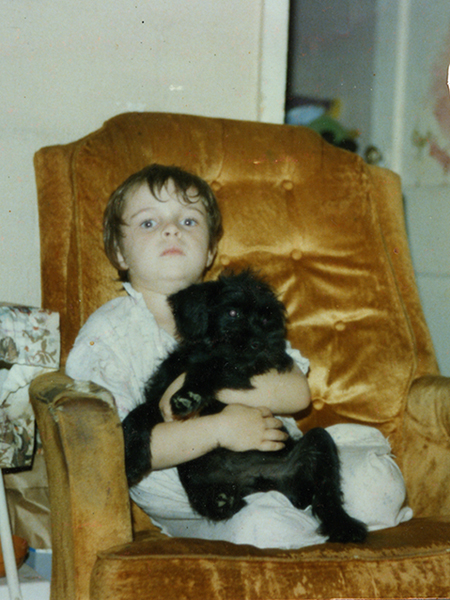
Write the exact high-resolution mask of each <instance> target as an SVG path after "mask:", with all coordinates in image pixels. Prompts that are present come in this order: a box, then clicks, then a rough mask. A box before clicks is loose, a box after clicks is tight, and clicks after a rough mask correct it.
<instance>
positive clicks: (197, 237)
mask: <svg viewBox="0 0 450 600" xmlns="http://www.w3.org/2000/svg"><path fill="white" fill-rule="evenodd" d="M193 195H194V194H193ZM160 198H161V200H158V199H157V198H155V197H154V196H153V195H152V193H151V192H150V190H149V189H148V187H147V186H146V185H141V186H140V187H138V188H136V190H134V191H132V192H131V193H130V194H129V196H128V198H127V199H126V205H125V210H124V213H123V220H124V222H125V223H126V225H125V226H124V228H123V234H124V237H123V239H122V244H121V251H118V254H117V258H118V260H119V263H120V266H121V267H122V268H123V269H128V270H129V279H130V282H131V284H132V285H133V287H134V288H135V289H136V290H137V291H141V292H144V291H151V292H157V293H162V294H171V293H174V292H176V291H178V290H180V289H183V288H185V287H187V286H188V285H190V284H191V283H197V282H198V281H200V280H201V278H202V276H203V273H204V271H205V269H206V268H207V267H209V266H210V265H211V263H212V261H213V259H214V252H213V251H211V250H210V249H209V230H208V224H207V214H206V208H205V207H204V205H203V203H202V201H201V200H198V201H196V202H193V203H192V204H186V203H185V202H184V201H183V198H181V197H179V196H177V194H176V191H175V189H174V186H173V184H172V182H170V181H169V184H168V185H167V186H166V187H164V188H163V189H162V190H161V194H160Z"/></svg>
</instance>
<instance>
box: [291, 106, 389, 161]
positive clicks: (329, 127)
mask: <svg viewBox="0 0 450 600" xmlns="http://www.w3.org/2000/svg"><path fill="white" fill-rule="evenodd" d="M340 113H341V102H340V101H339V100H317V99H315V98H303V97H294V98H290V99H289V100H288V101H287V105H286V119H285V122H286V124H287V125H304V126H306V127H309V128H310V129H313V130H314V131H317V133H319V134H320V135H321V136H322V137H323V139H324V140H325V141H326V142H328V143H329V144H332V145H333V146H336V147H338V148H343V149H344V150H348V151H350V152H358V150H359V146H358V142H357V141H356V139H357V137H358V136H359V132H358V131H357V130H356V129H347V128H346V127H344V126H343V125H342V124H341V123H340V122H339V117H340ZM364 159H365V160H366V162H368V163H369V164H372V165H373V164H375V165H377V164H379V163H380V162H381V159H382V156H381V152H380V151H379V150H378V149H377V148H375V146H372V145H369V146H368V147H367V148H365V150H364Z"/></svg>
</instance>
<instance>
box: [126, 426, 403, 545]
mask: <svg viewBox="0 0 450 600" xmlns="http://www.w3.org/2000/svg"><path fill="white" fill-rule="evenodd" d="M283 421H284V422H285V425H286V426H287V427H288V429H289V432H290V433H291V435H293V436H294V437H298V436H301V433H300V432H299V430H298V429H297V427H296V425H295V422H294V421H293V420H292V419H283ZM327 431H328V432H329V433H330V434H331V436H332V437H333V439H334V441H335V442H336V445H337V447H338V450H339V456H340V460H341V468H342V488H343V494H344V506H345V508H346V510H347V512H348V513H349V514H350V515H351V516H352V517H355V518H357V519H359V520H361V521H363V522H364V523H366V525H367V526H368V528H369V530H370V531H373V530H375V529H384V528H386V527H393V526H395V525H398V523H401V522H402V521H407V520H409V519H411V517H412V510H411V508H409V507H408V506H405V497H406V489H405V484H404V481H403V477H402V474H401V472H400V469H399V468H398V466H397V465H396V463H395V462H394V460H393V458H392V456H391V448H390V445H389V442H388V441H387V440H386V438H384V436H383V435H382V434H381V433H380V432H379V431H378V430H377V429H374V428H372V427H365V426H363V425H344V424H342V425H333V426H332V427H328V428H327ZM130 494H131V497H132V498H133V500H134V501H135V502H136V503H137V504H138V505H139V506H140V507H141V508H142V509H143V510H144V511H145V512H146V513H147V514H149V515H150V517H151V518H152V520H153V522H154V523H155V524H156V525H158V526H159V527H161V528H162V530H163V532H164V533H166V534H168V535H170V536H174V537H196V538H202V539H211V540H223V541H229V542H234V543H236V544H252V545H254V546H257V547H259V548H284V549H293V548H301V547H304V546H310V545H312V544H319V543H322V542H324V541H326V539H325V538H324V537H323V536H322V535H319V534H318V533H317V528H318V526H319V523H318V521H317V519H316V518H315V517H314V516H313V515H312V512H311V509H310V508H307V509H306V510H299V509H297V508H295V507H294V506H293V505H292V504H291V502H290V501H289V500H288V499H287V498H286V497H285V496H284V495H283V494H280V493H279V492H261V493H256V494H251V495H250V496H247V498H246V500H247V503H248V504H247V506H245V507H244V508H243V509H242V510H240V511H239V512H238V513H237V514H236V515H234V516H233V517H232V518H231V519H228V520H227V521H220V522H212V521H209V520H207V519H205V518H204V517H201V516H200V515H198V514H197V513H195V512H194V511H193V510H192V508H191V506H190V504H189V501H188V498H187V495H186V493H185V491H184V489H183V487H182V485H181V482H180V479H179V477H178V471H177V469H176V468H173V469H165V470H163V471H154V472H152V473H151V474H150V475H149V476H148V477H147V478H145V479H144V480H143V481H142V482H141V483H140V484H139V485H137V486H135V487H134V488H132V489H131V490H130Z"/></svg>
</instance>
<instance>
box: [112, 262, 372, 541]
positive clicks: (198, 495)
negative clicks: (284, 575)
mask: <svg viewBox="0 0 450 600" xmlns="http://www.w3.org/2000/svg"><path fill="white" fill-rule="evenodd" d="M169 302H170V305H171V308H172V310H173V314H174V318H175V322H176V327H177V330H178V333H179V337H180V342H179V345H178V346H177V347H176V348H175V350H174V351H173V352H172V353H171V354H170V355H169V356H168V357H167V358H166V359H165V360H164V361H163V362H162V363H161V365H160V367H159V368H158V369H157V371H156V372H155V374H154V375H153V376H152V377H151V379H150V380H149V382H148V384H147V386H146V390H145V402H144V403H143V404H141V405H140V406H138V407H137V408H135V409H134V410H133V411H131V412H130V414H129V415H128V416H127V417H126V419H125V420H124V422H123V429H124V436H125V462H126V472H127V477H128V482H129V484H130V485H135V484H136V483H138V482H139V481H140V479H141V478H142V477H143V476H144V475H145V474H147V473H148V472H149V471H150V469H151V456H150V435H151V430H152V428H153V427H154V426H155V425H156V424H157V423H161V422H162V421H163V418H162V415H161V412H160V410H159V401H160V398H161V397H162V395H163V393H164V392H165V390H166V389H167V388H168V386H169V384H170V383H172V381H174V380H175V379H176V377H178V375H180V374H181V373H186V378H185V382H184V385H183V387H182V388H181V389H180V390H179V391H178V392H177V393H175V394H174V395H173V396H172V398H171V408H172V413H173V415H175V416H177V417H178V418H188V417H189V416H192V415H193V414H200V415H205V414H214V413H217V412H220V411H221V410H223V408H224V406H225V405H224V404H222V403H221V402H219V401H218V400H217V399H216V393H217V392H218V391H219V390H221V389H224V388H233V389H250V388H251V387H252V386H251V383H250V379H251V378H252V377H253V376H255V375H259V374H262V373H265V372H267V371H268V370H270V369H276V370H277V371H279V372H280V373H281V372H285V371H288V370H290V369H291V368H292V365H293V361H292V359H291V357H290V356H289V355H288V354H287V353H286V342H285V335H286V317H285V308H284V306H283V304H282V303H281V302H280V301H279V300H278V299H277V298H276V296H275V294H274V292H273V291H272V289H271V287H270V286H269V285H267V284H266V283H265V282H264V281H261V280H260V279H258V278H256V277H255V276H254V275H253V274H252V273H250V272H249V271H244V272H242V273H240V274H237V275H235V274H229V275H222V276H221V277H220V278H219V279H218V280H217V281H209V282H205V283H200V284H195V285H192V286H190V287H188V288H186V289H184V290H182V291H180V292H178V293H176V294H174V295H172V296H170V298H169ZM178 471H179V475H180V479H181V482H182V484H183V486H184V488H185V489H186V492H187V494H188V497H189V501H190V503H191V505H192V507H193V508H194V510H196V511H197V512H198V513H200V514H201V515H203V516H205V517H207V518H209V519H212V520H215V521H217V520H222V519H228V518H230V517H232V516H233V515H234V514H235V513H236V512H238V511H239V510H240V509H241V508H243V507H244V506H245V504H246V502H245V500H244V497H245V496H246V495H248V494H251V493H253V492H261V491H263V492H266V491H269V490H278V491H279V492H282V493H283V494H285V495H286V496H287V497H288V498H289V500H290V501H291V502H292V504H293V505H294V506H296V507H297V508H301V509H304V508H306V507H307V506H309V505H312V510H313V513H314V515H316V517H317V518H318V519H319V521H320V522H321V525H320V528H319V531H320V532H321V533H322V534H323V535H325V536H327V537H328V540H329V541H334V542H361V541H363V540H364V539H365V537H366V535H367V528H366V526H365V525H364V524H363V523H361V522H360V521H357V520H356V519H353V518H352V517H350V516H349V515H348V514H347V513H346V512H345V510H344V508H343V505H342V492H341V487H340V465H339V458H338V453H337V449H336V446H335V444H334V442H333V440H332V438H331V436H330V435H329V434H328V432H327V431H326V430H324V429H322V428H316V429H312V430H311V431H309V432H308V433H306V434H305V435H304V436H303V437H302V438H300V439H299V440H297V441H294V440H293V439H291V438H289V439H288V440H287V442H286V444H285V448H284V449H283V450H280V451H277V452H260V451H256V450H255V451H248V452H232V451H231V450H227V449H224V448H219V449H217V450H213V451H212V452H209V453H208V454H205V455H204V456H201V457H200V458H196V459H194V460H191V461H189V462H187V463H184V464H182V465H180V466H178Z"/></svg>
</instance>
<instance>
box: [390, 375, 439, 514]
mask: <svg viewBox="0 0 450 600" xmlns="http://www.w3.org/2000/svg"><path fill="white" fill-rule="evenodd" d="M401 468H402V471H403V475H404V477H405V481H406V487H407V490H408V499H409V503H410V505H411V506H412V508H413V509H414V513H415V516H420V517H422V516H423V517H425V516H441V515H450V378H448V377H441V376H439V375H436V376H435V375H429V376H425V377H421V378H419V379H417V380H416V381H414V383H413V385H412V386H411V389H410V392H409V396H408V402H407V406H406V410H405V418H404V430H403V453H402V460H401Z"/></svg>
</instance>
